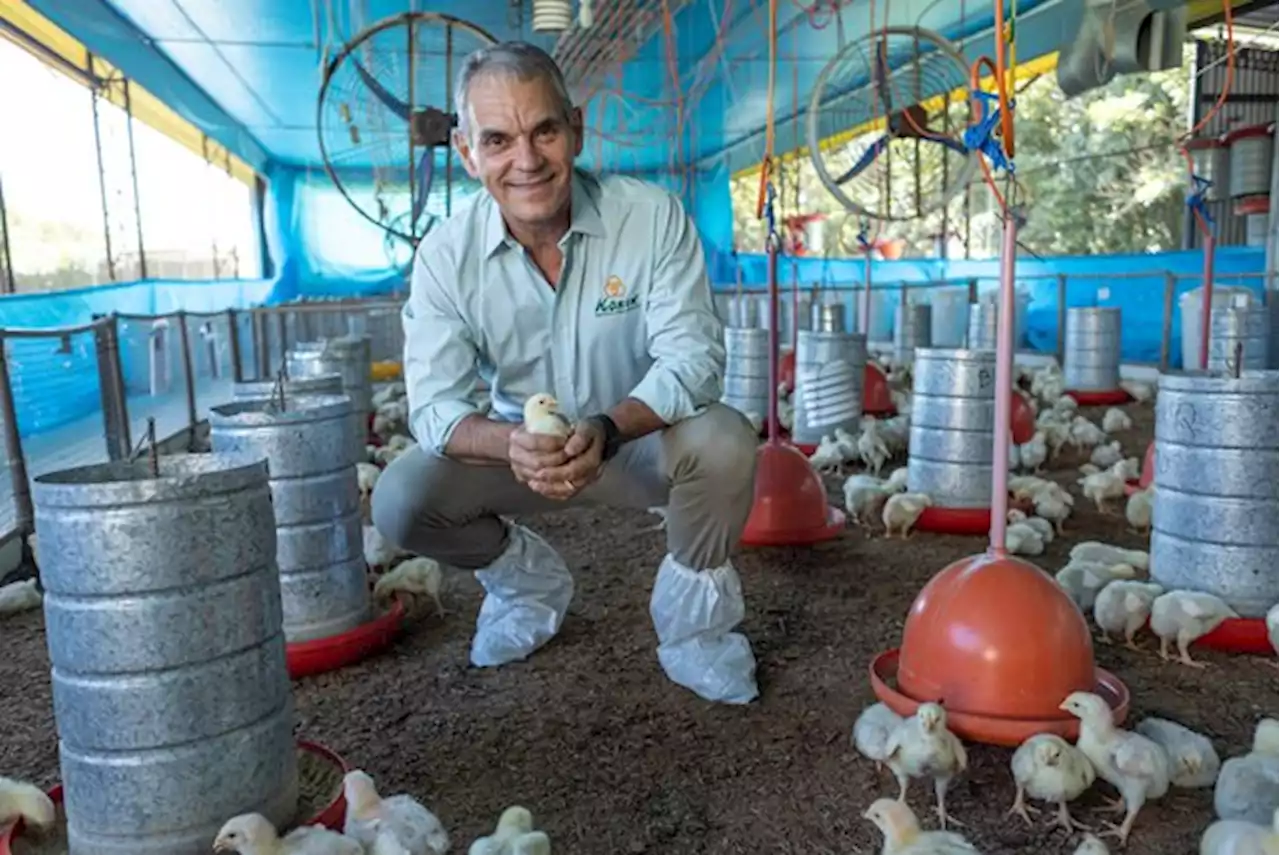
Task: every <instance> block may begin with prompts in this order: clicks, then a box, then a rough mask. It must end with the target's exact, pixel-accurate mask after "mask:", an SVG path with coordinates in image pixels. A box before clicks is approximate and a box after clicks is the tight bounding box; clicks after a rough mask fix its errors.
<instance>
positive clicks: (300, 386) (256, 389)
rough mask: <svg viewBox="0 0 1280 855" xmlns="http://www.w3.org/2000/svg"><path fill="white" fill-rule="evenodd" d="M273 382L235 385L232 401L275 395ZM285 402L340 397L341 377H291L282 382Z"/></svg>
mask: <svg viewBox="0 0 1280 855" xmlns="http://www.w3.org/2000/svg"><path fill="white" fill-rule="evenodd" d="M277 391H278V390H277V388H276V381H274V380H247V381H245V382H243V383H237V384H235V386H234V387H233V388H232V392H231V395H232V399H233V400H236V401H252V400H254V399H255V398H257V399H261V398H270V397H272V396H274V395H275V394H276V393H277ZM284 394H285V400H289V399H291V398H296V397H298V396H299V395H341V394H343V391H342V375H341V374H321V375H319V376H318V377H291V378H289V379H287V380H285V381H284Z"/></svg>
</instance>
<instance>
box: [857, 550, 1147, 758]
mask: <svg viewBox="0 0 1280 855" xmlns="http://www.w3.org/2000/svg"><path fill="white" fill-rule="evenodd" d="M1028 627H1035V631H1034V632H1029V631H1028ZM870 678H871V685H872V688H873V689H874V691H875V694H876V697H878V698H879V699H880V700H881V701H883V702H884V703H885V705H886V706H888V707H889V708H890V709H892V710H893V711H894V712H896V713H897V714H898V715H903V716H906V715H912V714H914V713H915V710H916V708H917V707H918V706H919V705H920V704H921V703H924V702H926V701H933V702H936V703H940V704H942V705H943V707H944V708H945V709H946V711H947V723H948V726H949V727H950V728H951V729H952V730H953V731H954V732H955V733H956V734H957V735H958V736H960V737H962V738H964V739H967V740H970V741H973V742H982V743H987V744H991V745H1002V746H1008V747H1014V746H1017V745H1020V744H1022V742H1023V741H1024V740H1026V739H1027V737H1029V736H1032V735H1034V734H1037V733H1056V734H1058V735H1059V736H1062V737H1063V738H1064V739H1069V740H1074V739H1076V738H1077V737H1078V735H1079V729H1080V723H1079V720H1078V719H1076V718H1075V717H1074V716H1071V715H1069V714H1068V713H1066V712H1064V711H1063V710H1061V709H1060V708H1059V706H1060V705H1061V704H1062V702H1063V701H1064V700H1066V698H1067V696H1068V695H1070V694H1071V693H1072V692H1078V691H1086V692H1094V693H1096V694H1098V695H1100V696H1102V697H1103V698H1105V699H1106V700H1107V703H1108V704H1109V705H1110V706H1111V709H1112V713H1113V715H1114V717H1115V720H1116V722H1117V723H1120V722H1122V721H1124V719H1125V717H1126V716H1127V715H1128V712H1129V690H1128V689H1127V688H1126V687H1125V685H1124V683H1122V682H1121V681H1120V680H1119V679H1118V678H1116V677H1115V676H1114V675H1112V674H1109V673H1107V672H1106V671H1103V670H1101V669H1099V668H1096V667H1095V665H1094V661H1093V638H1092V636H1091V635H1090V633H1089V626H1088V624H1087V623H1086V622H1085V619H1084V616H1083V615H1082V614H1081V613H1080V610H1079V609H1077V608H1076V606H1075V604H1074V603H1072V602H1071V599H1070V598H1069V597H1068V596H1067V594H1066V592H1065V591H1063V590H1062V589H1061V588H1060V587H1059V586H1058V584H1057V583H1056V582H1055V581H1054V580H1053V579H1052V578H1050V577H1049V575H1048V574H1047V573H1044V572H1043V571H1041V570H1040V569H1039V568H1038V567H1036V566H1035V565H1033V564H1029V563H1028V562H1026V561H1022V560H1021V559H1017V558H1008V557H1006V558H997V557H995V556H992V555H989V554H982V555H975V556H970V557H968V558H962V559H961V560H959V561H957V562H955V563H954V564H951V565H950V566H948V567H946V568H944V569H943V570H942V571H940V572H939V573H938V574H937V575H936V576H934V577H933V579H931V580H930V581H929V582H928V584H926V585H925V586H924V588H923V589H922V590H921V591H920V593H919V595H917V597H916V600H915V602H914V603H913V604H912V606H911V611H910V612H909V613H908V615H907V621H906V626H905V627H904V628H903V631H902V647H901V648H900V649H894V650H887V651H885V652H883V653H880V654H879V655H878V656H876V657H875V658H874V659H873V660H872V662H871V666H870Z"/></svg>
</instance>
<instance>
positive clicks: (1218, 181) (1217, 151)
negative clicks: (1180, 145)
mask: <svg viewBox="0 0 1280 855" xmlns="http://www.w3.org/2000/svg"><path fill="white" fill-rule="evenodd" d="M1187 150H1188V152H1189V153H1190V154H1191V162H1192V164H1193V165H1194V167H1195V174H1196V175H1199V176H1200V177H1201V178H1204V179H1206V180H1208V181H1211V182H1213V183H1211V184H1210V185H1209V187H1208V188H1207V189H1206V190H1205V194H1204V197H1205V199H1207V200H1208V201H1210V202H1217V201H1219V200H1221V199H1226V198H1227V196H1228V192H1229V190H1230V188H1231V184H1230V182H1231V150H1230V149H1229V148H1227V146H1226V145H1225V144H1224V143H1223V141H1222V140H1221V139H1204V138H1201V139H1195V140H1191V141H1190V142H1189V143H1188V144H1187Z"/></svg>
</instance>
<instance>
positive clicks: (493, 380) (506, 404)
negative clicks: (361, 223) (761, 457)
mask: <svg viewBox="0 0 1280 855" xmlns="http://www.w3.org/2000/svg"><path fill="white" fill-rule="evenodd" d="M571 210H572V222H571V223H570V226H569V231H568V232H567V233H566V234H565V236H564V237H563V238H561V240H560V249H561V251H562V253H563V256H564V263H563V266H562V269H561V274H560V280H559V283H558V285H557V286H556V288H555V289H552V288H551V286H550V285H548V284H547V281H546V280H545V279H544V278H543V276H542V274H541V272H539V270H538V268H537V266H536V265H535V264H534V262H533V259H532V257H531V256H530V255H529V254H528V253H526V251H525V250H524V248H523V247H521V246H520V244H519V243H517V242H516V241H515V239H514V238H512V237H511V236H510V235H509V234H508V232H507V229H506V225H505V224H504V223H503V220H502V215H501V214H500V212H499V210H498V206H497V204H496V203H495V202H494V200H493V197H492V196H490V195H489V194H488V193H487V192H485V191H481V192H479V193H477V194H476V195H475V196H474V197H473V198H472V199H470V200H468V201H467V203H465V205H464V206H463V207H462V208H461V210H459V211H458V212H457V213H456V214H455V215H454V216H452V217H451V218H450V219H449V220H448V221H446V222H445V223H444V224H442V225H441V226H439V227H438V228H436V229H434V230H433V231H432V232H430V233H429V234H428V235H427V236H426V237H425V238H423V240H422V242H421V243H420V244H419V245H418V251H417V254H416V256H415V259H414V265H413V279H412V284H411V287H410V293H409V300H408V302H406V303H405V306H404V312H403V319H404V339H405V343H404V376H405V385H406V387H407V390H408V395H409V420H410V425H411V427H412V430H413V433H414V436H415V437H416V438H417V440H418V443H419V444H420V445H421V446H422V447H423V448H424V449H427V450H433V451H436V452H441V453H443V451H444V449H445V447H446V445H447V443H448V442H449V437H450V435H451V434H452V433H453V430H454V428H455V427H457V425H458V422H460V421H461V420H462V419H463V418H465V417H466V416H468V415H470V414H472V413H482V414H486V415H489V416H490V417H491V418H496V419H500V420H503V421H520V420H521V418H522V412H523V408H524V402H525V400H526V399H527V398H529V397H530V396H532V395H535V394H538V393H540V392H550V393H551V394H552V395H554V396H555V398H556V400H557V401H559V402H560V409H561V411H562V412H563V413H564V414H565V415H566V416H568V417H569V418H570V419H577V418H579V417H582V416H587V415H591V414H592V413H598V412H603V411H605V410H608V409H610V408H612V407H614V406H615V405H617V404H618V403H619V402H620V401H622V400H623V399H624V398H628V397H631V398H636V399H638V400H640V401H642V402H644V403H645V404H647V405H648V406H649V407H650V408H651V409H652V410H653V411H654V412H655V413H657V414H658V416H660V417H661V418H662V419H663V421H665V422H667V423H668V424H671V423H675V422H677V421H680V420H682V419H686V418H688V417H690V416H693V415H695V414H697V413H699V412H701V411H702V410H703V409H704V408H705V407H706V406H707V405H709V404H711V403H713V402H714V401H717V400H719V398H720V395H721V392H722V385H723V378H724V364H725V353H724V344H723V329H722V325H721V322H720V320H719V318H718V317H717V315H716V312H715V308H714V306H713V304H712V299H711V283H710V280H709V278H708V276H707V267H706V260H705V258H704V256H703V252H702V245H701V243H700V241H699V239H698V232H697V229H696V228H695V227H694V224H693V222H692V220H691V219H690V218H689V216H688V215H687V214H686V213H685V211H684V208H683V206H681V204H680V201H679V200H678V199H677V198H676V197H675V196H673V195H672V194H671V193H669V192H667V191H666V190H663V189H662V188H660V187H657V186H655V185H652V184H648V183H646V182H643V181H638V180H636V179H634V178H627V177H623V176H604V177H599V178H597V177H593V176H590V175H588V174H586V173H584V172H577V173H575V176H574V179H573V201H572V208H571ZM481 379H483V380H484V381H485V382H486V383H487V384H488V385H489V388H490V390H491V393H490V399H489V401H485V399H484V398H483V397H482V394H481V393H479V392H478V390H477V387H478V385H479V382H480V380H481Z"/></svg>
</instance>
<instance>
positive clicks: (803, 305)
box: [756, 288, 813, 347]
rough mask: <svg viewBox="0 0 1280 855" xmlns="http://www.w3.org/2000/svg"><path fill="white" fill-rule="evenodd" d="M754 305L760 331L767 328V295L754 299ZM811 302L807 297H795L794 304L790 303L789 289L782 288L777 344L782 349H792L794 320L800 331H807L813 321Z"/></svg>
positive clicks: (779, 300)
mask: <svg viewBox="0 0 1280 855" xmlns="http://www.w3.org/2000/svg"><path fill="white" fill-rule="evenodd" d="M756 304H757V306H758V308H759V317H758V319H757V320H758V321H759V326H760V328H761V329H765V330H767V329H768V328H769V295H768V294H764V295H762V296H760V297H757V298H756ZM812 311H813V310H812V308H811V301H810V300H809V298H808V297H797V298H796V302H795V303H792V301H791V291H790V289H787V288H783V289H782V290H781V291H780V292H779V294H778V344H779V345H780V346H782V347H792V346H794V345H795V341H796V319H797V318H799V321H800V325H799V326H800V329H802V330H807V329H809V328H810V323H811V322H812V320H813V316H812V314H811V312H812Z"/></svg>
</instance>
